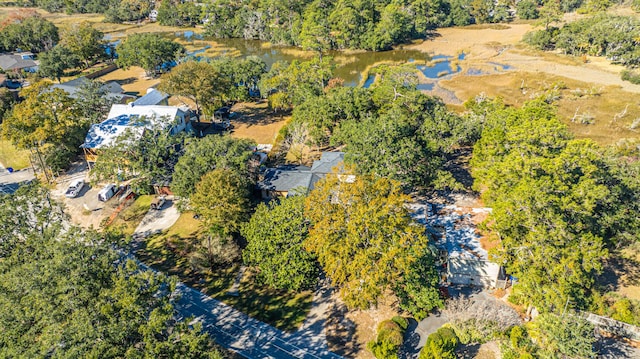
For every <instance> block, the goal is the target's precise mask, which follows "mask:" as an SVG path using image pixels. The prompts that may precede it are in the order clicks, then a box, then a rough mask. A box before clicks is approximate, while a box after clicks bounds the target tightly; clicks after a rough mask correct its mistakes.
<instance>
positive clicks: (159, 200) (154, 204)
mask: <svg viewBox="0 0 640 359" xmlns="http://www.w3.org/2000/svg"><path fill="white" fill-rule="evenodd" d="M166 201H167V199H166V198H165V196H158V197H156V198H154V199H153V200H152V201H151V209H153V210H156V211H157V210H159V209H161V208H162V205H164V202H166Z"/></svg>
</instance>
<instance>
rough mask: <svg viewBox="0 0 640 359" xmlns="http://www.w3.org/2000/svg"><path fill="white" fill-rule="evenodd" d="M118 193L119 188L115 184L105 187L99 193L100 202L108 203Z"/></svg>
mask: <svg viewBox="0 0 640 359" xmlns="http://www.w3.org/2000/svg"><path fill="white" fill-rule="evenodd" d="M116 192H118V187H117V186H116V185H115V184H113V183H110V184H108V185H106V186H104V188H103V189H101V190H100V192H98V200H99V201H102V202H106V201H108V200H110V199H111V197H113V195H115V194H116Z"/></svg>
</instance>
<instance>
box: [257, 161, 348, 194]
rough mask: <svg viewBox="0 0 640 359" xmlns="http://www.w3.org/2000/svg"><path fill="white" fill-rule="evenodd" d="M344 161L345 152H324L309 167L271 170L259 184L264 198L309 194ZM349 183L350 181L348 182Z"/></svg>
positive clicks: (268, 170)
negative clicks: (317, 183)
mask: <svg viewBox="0 0 640 359" xmlns="http://www.w3.org/2000/svg"><path fill="white" fill-rule="evenodd" d="M343 161H344V152H323V153H322V155H321V157H320V159H319V160H317V161H314V162H313V164H312V165H311V167H307V166H292V165H286V166H280V167H277V168H269V169H267V170H266V171H265V173H264V178H263V179H262V181H260V182H258V189H260V192H261V195H262V198H264V199H272V198H275V197H279V196H284V197H286V196H288V195H292V194H294V192H295V194H307V193H309V191H311V190H312V189H313V188H314V186H315V184H316V182H318V181H319V180H321V179H322V178H324V177H325V176H326V175H327V174H329V173H331V171H332V170H333V168H334V167H336V166H339V165H341V164H342V162H343ZM347 181H348V180H347Z"/></svg>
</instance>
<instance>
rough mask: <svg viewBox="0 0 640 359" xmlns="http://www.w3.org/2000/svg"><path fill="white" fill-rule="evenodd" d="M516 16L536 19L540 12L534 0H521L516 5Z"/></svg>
mask: <svg viewBox="0 0 640 359" xmlns="http://www.w3.org/2000/svg"><path fill="white" fill-rule="evenodd" d="M516 11H517V13H518V17H519V18H521V19H523V20H531V19H537V18H538V17H539V16H540V14H539V12H538V4H537V3H536V1H534V0H522V1H520V2H518V5H516Z"/></svg>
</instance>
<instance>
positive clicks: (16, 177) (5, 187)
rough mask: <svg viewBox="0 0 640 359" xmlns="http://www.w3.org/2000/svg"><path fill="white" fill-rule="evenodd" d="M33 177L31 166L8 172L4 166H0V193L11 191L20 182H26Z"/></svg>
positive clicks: (15, 188)
mask: <svg viewBox="0 0 640 359" xmlns="http://www.w3.org/2000/svg"><path fill="white" fill-rule="evenodd" d="M34 178H35V176H34V174H33V170H32V169H31V168H27V169H24V170H20V171H15V172H13V173H9V171H7V170H6V169H5V168H4V167H2V166H0V194H5V193H9V194H10V193H13V192H15V191H16V190H17V189H18V188H19V187H20V186H21V185H22V184H24V183H28V182H30V181H32V180H33V179H34Z"/></svg>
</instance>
